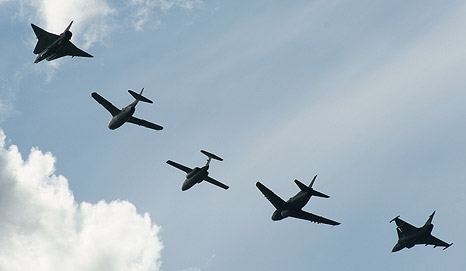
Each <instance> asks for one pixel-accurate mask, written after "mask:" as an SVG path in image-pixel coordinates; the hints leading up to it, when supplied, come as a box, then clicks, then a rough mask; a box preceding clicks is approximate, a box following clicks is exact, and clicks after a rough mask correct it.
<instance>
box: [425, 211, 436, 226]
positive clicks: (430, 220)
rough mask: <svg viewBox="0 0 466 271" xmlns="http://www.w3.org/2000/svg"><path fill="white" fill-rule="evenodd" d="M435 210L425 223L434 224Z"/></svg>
mask: <svg viewBox="0 0 466 271" xmlns="http://www.w3.org/2000/svg"><path fill="white" fill-rule="evenodd" d="M434 215H435V211H434V212H433V213H432V214H431V215H430V216H429V218H428V219H427V221H426V224H425V225H430V224H432V219H434Z"/></svg>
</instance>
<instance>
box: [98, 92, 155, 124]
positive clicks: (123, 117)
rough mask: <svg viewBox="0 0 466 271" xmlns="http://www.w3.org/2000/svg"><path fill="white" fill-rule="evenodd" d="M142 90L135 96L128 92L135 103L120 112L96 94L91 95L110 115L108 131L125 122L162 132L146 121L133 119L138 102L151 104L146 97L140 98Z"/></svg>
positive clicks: (134, 93) (133, 93)
mask: <svg viewBox="0 0 466 271" xmlns="http://www.w3.org/2000/svg"><path fill="white" fill-rule="evenodd" d="M143 91H144V88H142V90H141V92H140V93H139V94H137V93H136V92H134V91H132V90H128V92H129V94H131V96H133V97H134V99H135V101H134V102H132V103H130V104H129V105H128V106H126V107H124V108H122V109H121V110H120V109H118V108H116V106H114V105H113V104H112V103H110V102H109V101H107V100H106V99H105V98H104V97H102V96H100V95H99V94H98V93H97V92H93V93H92V94H91V96H92V98H94V99H95V100H96V101H97V102H98V103H99V104H101V105H102V106H103V107H105V109H107V110H108V112H110V114H112V117H113V118H112V119H111V120H110V122H109V123H108V128H109V129H110V130H115V129H116V128H118V127H120V126H121V125H123V124H124V123H125V122H130V123H134V124H137V125H140V126H144V127H147V128H150V129H154V130H162V129H163V127H162V126H160V125H157V124H155V123H152V122H148V121H147V120H143V119H138V118H135V117H133V114H134V111H135V110H136V105H137V104H138V102H139V101H141V102H146V103H153V102H152V101H151V100H149V99H147V98H146V97H144V96H142V92H143Z"/></svg>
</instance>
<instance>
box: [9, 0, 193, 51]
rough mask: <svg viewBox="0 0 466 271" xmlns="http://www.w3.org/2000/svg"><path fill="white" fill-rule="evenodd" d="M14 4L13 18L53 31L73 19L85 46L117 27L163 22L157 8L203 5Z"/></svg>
mask: <svg viewBox="0 0 466 271" xmlns="http://www.w3.org/2000/svg"><path fill="white" fill-rule="evenodd" d="M8 2H13V1H11V0H0V3H8ZM15 3H16V4H18V6H19V9H18V13H17V14H15V15H13V16H14V17H17V18H21V19H25V18H27V19H29V20H31V21H34V22H36V23H37V24H38V25H40V26H41V27H43V28H44V29H46V30H47V31H50V32H53V33H61V32H63V30H64V29H65V28H66V26H67V25H68V24H69V23H70V22H71V21H75V24H74V25H73V27H72V32H73V33H75V32H76V33H79V34H80V35H79V36H80V37H79V38H78V39H83V40H84V41H83V43H84V44H83V45H82V47H83V48H84V49H88V48H89V47H90V46H91V45H92V44H93V43H96V42H101V43H102V42H103V41H105V39H106V38H107V35H108V33H109V32H111V31H113V30H116V27H119V28H124V27H125V26H126V25H131V26H132V27H133V29H134V30H137V31H142V30H143V29H144V26H146V25H148V24H151V25H152V28H157V27H158V25H160V19H159V18H157V16H156V13H155V12H156V11H157V10H160V11H162V12H167V11H168V10H170V9H172V8H180V9H183V10H187V11H191V10H193V9H195V8H199V7H201V6H202V1H201V0H131V1H128V2H126V3H125V4H116V3H115V2H111V1H110V2H109V1H107V0H86V1H81V0H67V1H61V0H18V1H15ZM115 22H118V23H115ZM154 26H155V27H154ZM84 30H85V31H84ZM75 39H76V38H75Z"/></svg>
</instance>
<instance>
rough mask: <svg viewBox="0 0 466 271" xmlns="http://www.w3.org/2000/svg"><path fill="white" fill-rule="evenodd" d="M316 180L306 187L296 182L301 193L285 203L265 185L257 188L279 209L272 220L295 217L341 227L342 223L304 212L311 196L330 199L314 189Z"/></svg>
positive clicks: (257, 184)
mask: <svg viewBox="0 0 466 271" xmlns="http://www.w3.org/2000/svg"><path fill="white" fill-rule="evenodd" d="M316 178H317V175H316V176H315V177H314V179H312V182H311V184H310V185H309V186H306V185H305V184H303V183H302V182H300V181H298V180H294V182H295V183H296V185H297V186H298V187H299V188H300V189H301V191H299V192H298V194H296V195H295V196H293V197H291V198H290V199H289V200H288V201H284V200H283V199H282V198H280V197H279V196H277V195H276V194H275V193H274V192H272V191H271V190H270V189H268V188H267V187H265V186H264V185H263V184H261V183H260V182H257V183H256V186H257V188H259V190H260V191H261V192H262V194H264V196H265V197H266V198H267V199H268V200H269V201H270V203H272V205H273V206H274V207H275V208H276V209H277V210H276V211H275V212H274V213H273V215H272V220H273V221H278V220H282V219H284V218H286V217H295V218H299V219H304V220H309V221H312V222H315V223H318V224H319V223H323V224H328V225H332V226H336V225H340V222H336V221H333V220H330V219H328V218H325V217H321V216H318V215H315V214H311V213H308V212H305V211H303V210H302V208H303V207H304V206H306V204H307V203H308V201H309V200H310V199H311V196H316V197H322V198H329V197H330V196H328V195H325V194H323V193H321V192H318V191H316V190H314V189H312V185H313V184H314V181H315V180H316Z"/></svg>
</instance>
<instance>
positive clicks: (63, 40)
mask: <svg viewBox="0 0 466 271" xmlns="http://www.w3.org/2000/svg"><path fill="white" fill-rule="evenodd" d="M72 24H73V21H71V23H70V25H68V27H67V28H66V29H65V31H63V33H61V34H60V35H55V34H52V33H49V32H47V31H45V30H44V29H42V28H40V27H38V26H36V25H35V24H31V26H32V30H34V33H35V34H36V37H37V39H38V41H37V44H36V47H35V48H34V54H36V55H37V57H36V59H35V60H34V63H39V62H41V61H42V60H44V59H47V61H51V60H54V59H57V58H60V57H63V56H72V57H75V56H82V57H93V56H92V55H90V54H88V53H86V52H84V51H83V50H81V49H79V48H78V47H76V46H75V45H74V44H73V43H71V41H70V39H71V36H72V35H73V34H72V33H71V31H70V27H71V25H72Z"/></svg>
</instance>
